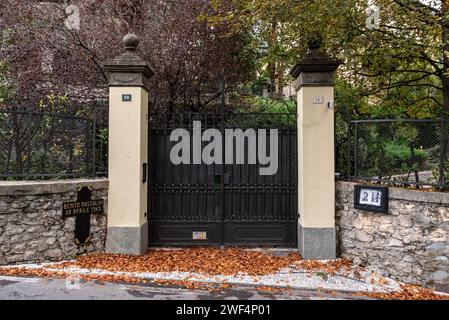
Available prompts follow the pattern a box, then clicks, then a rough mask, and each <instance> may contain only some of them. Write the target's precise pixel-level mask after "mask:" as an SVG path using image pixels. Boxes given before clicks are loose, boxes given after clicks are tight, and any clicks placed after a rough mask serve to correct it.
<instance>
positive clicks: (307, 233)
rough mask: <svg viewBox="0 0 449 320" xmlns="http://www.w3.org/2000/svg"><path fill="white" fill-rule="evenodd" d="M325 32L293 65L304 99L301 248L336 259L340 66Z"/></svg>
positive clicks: (300, 117)
mask: <svg viewBox="0 0 449 320" xmlns="http://www.w3.org/2000/svg"><path fill="white" fill-rule="evenodd" d="M320 47H321V37H319V36H318V35H315V36H314V37H311V39H310V41H309V53H308V54H307V55H306V56H305V57H304V58H303V59H302V60H301V61H300V62H299V63H298V64H297V65H296V66H295V67H294V68H293V69H292V70H291V72H290V73H291V75H292V76H293V77H294V78H295V79H296V81H297V101H298V104H297V106H298V111H297V112H298V211H299V213H298V214H299V221H298V249H299V252H300V254H301V255H302V256H303V257H304V258H305V259H318V260H321V259H334V258H335V257H336V233H335V168H334V166H335V160H334V110H333V104H334V79H335V71H336V70H337V68H338V66H339V65H340V62H339V61H334V60H332V59H330V58H329V57H327V56H326V55H324V54H323V53H322V52H321V50H320Z"/></svg>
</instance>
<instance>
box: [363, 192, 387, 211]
mask: <svg viewBox="0 0 449 320" xmlns="http://www.w3.org/2000/svg"><path fill="white" fill-rule="evenodd" d="M360 204H367V205H370V206H378V207H380V206H381V205H382V191H380V190H373V189H360Z"/></svg>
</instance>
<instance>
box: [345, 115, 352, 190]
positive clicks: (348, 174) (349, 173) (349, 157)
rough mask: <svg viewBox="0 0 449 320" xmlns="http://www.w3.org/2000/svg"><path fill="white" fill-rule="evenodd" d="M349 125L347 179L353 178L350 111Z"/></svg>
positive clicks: (349, 116)
mask: <svg viewBox="0 0 449 320" xmlns="http://www.w3.org/2000/svg"><path fill="white" fill-rule="evenodd" d="M347 126H348V132H347V137H346V144H347V149H348V150H347V157H348V158H347V160H346V161H347V168H346V170H347V172H346V177H347V180H348V181H349V180H351V135H352V132H351V129H352V121H351V113H350V112H349V111H348V116H347Z"/></svg>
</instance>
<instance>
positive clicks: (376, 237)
mask: <svg viewBox="0 0 449 320" xmlns="http://www.w3.org/2000/svg"><path fill="white" fill-rule="evenodd" d="M354 185H355V184H354V183H349V182H338V183H337V189H336V199H337V206H336V219H337V237H338V243H339V253H340V255H341V256H342V257H343V258H347V259H349V260H351V261H353V262H354V263H355V264H358V265H363V266H366V267H368V268H370V269H372V270H375V271H378V272H380V273H381V274H383V275H385V276H390V277H392V278H395V279H397V280H400V281H404V282H408V283H417V284H421V285H425V286H431V287H436V288H437V289H446V290H447V289H448V288H449V193H438V192H426V191H415V190H406V189H399V188H390V192H389V193H390V195H389V198H390V202H389V214H387V215H385V214H378V213H370V212H364V211H360V210H356V209H354Z"/></svg>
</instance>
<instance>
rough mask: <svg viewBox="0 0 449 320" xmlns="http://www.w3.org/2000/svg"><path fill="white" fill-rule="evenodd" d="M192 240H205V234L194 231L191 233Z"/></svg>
mask: <svg viewBox="0 0 449 320" xmlns="http://www.w3.org/2000/svg"><path fill="white" fill-rule="evenodd" d="M192 239H193V240H207V232H204V231H194V232H193V233H192Z"/></svg>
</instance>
